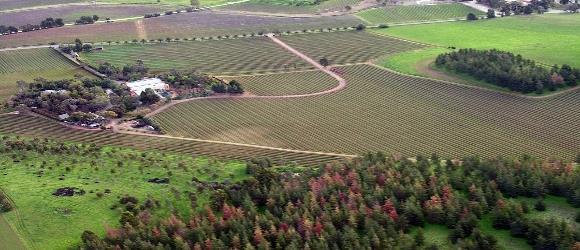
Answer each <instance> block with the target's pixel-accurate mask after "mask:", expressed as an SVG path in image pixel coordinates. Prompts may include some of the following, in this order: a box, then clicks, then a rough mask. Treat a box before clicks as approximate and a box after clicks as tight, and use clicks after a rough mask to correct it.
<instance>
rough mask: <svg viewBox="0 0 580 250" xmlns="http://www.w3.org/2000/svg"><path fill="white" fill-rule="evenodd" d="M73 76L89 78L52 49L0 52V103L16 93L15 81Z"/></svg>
mask: <svg viewBox="0 0 580 250" xmlns="http://www.w3.org/2000/svg"><path fill="white" fill-rule="evenodd" d="M75 75H82V76H90V74H89V73H88V72H86V71H85V70H83V69H80V68H78V67H77V66H76V65H74V64H73V63H72V62H70V61H69V60H68V59H66V58H65V57H63V56H62V55H60V54H59V53H58V52H56V51H55V50H53V49H29V50H18V51H4V52H0V102H1V103H3V102H4V101H5V100H7V98H8V97H9V96H11V95H13V94H14V93H16V91H18V85H17V84H16V81H19V80H24V81H32V80H34V79H35V78H38V77H43V78H46V79H66V78H73V77H74V76H75Z"/></svg>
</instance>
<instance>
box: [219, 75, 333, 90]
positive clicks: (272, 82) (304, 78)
mask: <svg viewBox="0 0 580 250" xmlns="http://www.w3.org/2000/svg"><path fill="white" fill-rule="evenodd" d="M220 78H223V79H224V80H227V81H229V80H236V81H238V82H240V83H241V84H242V86H244V90H245V92H246V93H251V94H253V95H260V96H272V95H274V96H280V95H300V94H310V93H317V92H321V91H324V90H327V89H332V88H333V87H335V86H336V85H337V84H338V83H337V81H336V80H335V79H334V78H332V77H330V76H329V75H327V74H326V73H323V72H320V71H304V72H299V73H283V74H266V75H248V76H232V77H220Z"/></svg>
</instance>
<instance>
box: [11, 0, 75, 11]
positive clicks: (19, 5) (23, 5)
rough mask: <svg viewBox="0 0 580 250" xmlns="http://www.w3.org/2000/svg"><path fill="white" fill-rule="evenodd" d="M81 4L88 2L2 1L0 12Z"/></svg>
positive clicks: (46, 0) (70, 0) (60, 0)
mask: <svg viewBox="0 0 580 250" xmlns="http://www.w3.org/2000/svg"><path fill="white" fill-rule="evenodd" d="M81 2H86V0H0V10H10V9H19V8H28V7H35V6H43V5H54V4H67V3H81Z"/></svg>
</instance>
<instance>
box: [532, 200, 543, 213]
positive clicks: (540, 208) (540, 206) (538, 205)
mask: <svg viewBox="0 0 580 250" xmlns="http://www.w3.org/2000/svg"><path fill="white" fill-rule="evenodd" d="M534 209H536V210H537V211H546V203H545V202H544V200H538V201H536V204H534Z"/></svg>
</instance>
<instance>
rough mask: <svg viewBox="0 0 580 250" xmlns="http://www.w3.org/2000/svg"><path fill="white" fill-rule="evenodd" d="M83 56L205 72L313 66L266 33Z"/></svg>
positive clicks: (139, 46)
mask: <svg viewBox="0 0 580 250" xmlns="http://www.w3.org/2000/svg"><path fill="white" fill-rule="evenodd" d="M82 57H83V60H86V61H87V62H89V63H90V64H93V65H97V64H98V63H99V62H109V63H112V64H117V65H120V66H123V65H126V64H130V63H134V62H135V61H136V60H143V62H144V63H145V65H147V67H149V68H151V69H152V70H153V71H159V70H169V69H181V70H189V69H196V70H199V71H201V72H204V73H217V72H253V71H271V70H284V69H294V68H305V67H307V68H310V66H309V65H307V64H306V63H305V62H302V61H301V60H300V59H299V58H297V57H295V56H294V55H292V54H290V53H288V52H286V51H285V50H283V49H282V48H280V47H279V46H278V45H276V44H274V43H272V42H271V41H270V40H269V39H268V38H264V37H259V38H243V39H242V38H241V39H229V40H218V41H184V42H172V43H161V44H145V45H143V44H129V45H113V46H105V49H104V51H101V52H91V53H83V55H82Z"/></svg>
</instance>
